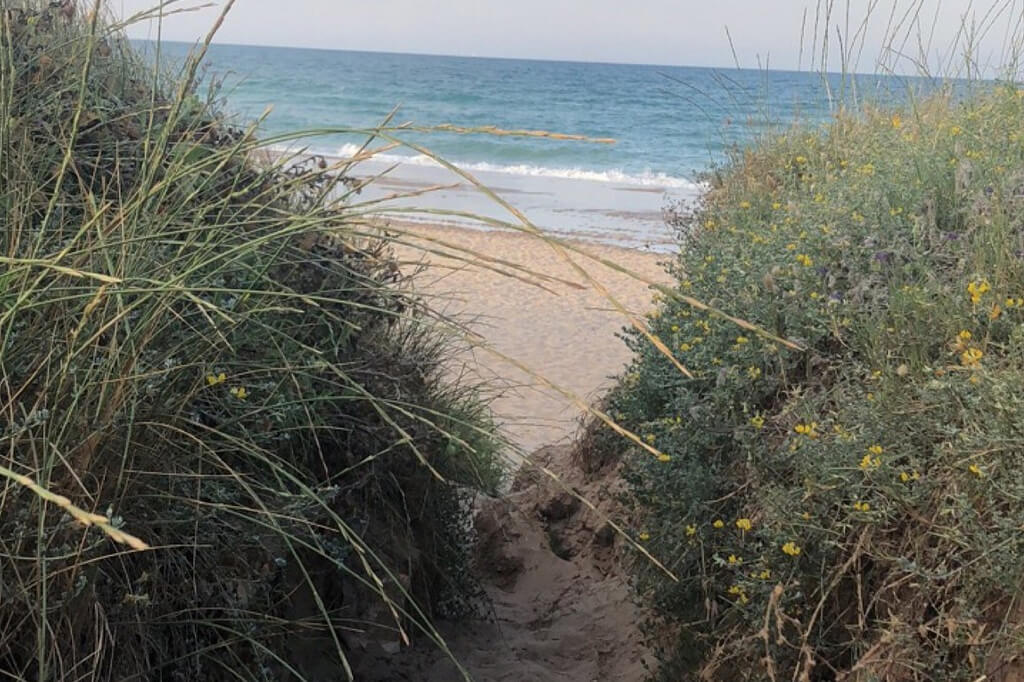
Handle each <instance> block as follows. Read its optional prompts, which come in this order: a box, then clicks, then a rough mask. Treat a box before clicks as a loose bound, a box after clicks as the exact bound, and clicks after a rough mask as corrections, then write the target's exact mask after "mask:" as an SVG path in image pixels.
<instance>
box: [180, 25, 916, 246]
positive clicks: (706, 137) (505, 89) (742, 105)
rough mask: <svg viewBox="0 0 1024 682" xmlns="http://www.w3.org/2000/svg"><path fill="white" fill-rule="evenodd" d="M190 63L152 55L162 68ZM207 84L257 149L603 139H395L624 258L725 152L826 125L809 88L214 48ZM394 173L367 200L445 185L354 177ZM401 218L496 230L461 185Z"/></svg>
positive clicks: (379, 164) (763, 81)
mask: <svg viewBox="0 0 1024 682" xmlns="http://www.w3.org/2000/svg"><path fill="white" fill-rule="evenodd" d="M188 48H189V46H188V45H185V44H180V43H166V44H165V46H164V50H165V52H166V54H167V56H168V57H169V58H170V59H171V60H172V61H173V60H175V59H180V58H181V57H182V56H183V55H184V54H185V53H186V52H187V50H188ZM205 73H206V76H205V79H206V82H207V83H211V82H214V81H215V80H223V85H222V88H221V91H220V92H221V95H222V96H223V97H224V98H225V99H226V100H227V103H228V108H229V109H231V110H232V111H235V112H237V114H238V115H239V121H240V122H244V121H246V120H249V119H252V118H255V117H257V116H259V115H260V114H261V113H263V112H264V110H266V109H267V108H268V107H272V113H271V114H270V116H269V118H268V119H267V121H266V123H265V125H264V134H265V135H272V134H275V133H280V132H285V131H292V130H297V129H324V128H354V127H355V128H358V127H369V126H373V125H375V124H377V123H379V122H380V121H381V120H383V118H384V117H385V116H386V115H387V114H388V113H389V112H390V111H391V110H392V109H393V108H394V107H396V106H397V107H399V110H398V114H397V116H396V118H395V122H411V123H415V124H417V125H428V126H429V125H437V124H452V125H456V126H465V127H474V126H486V125H490V126H497V127H499V128H505V129H534V130H547V131H553V132H558V133H568V134H575V135H584V136H589V137H595V138H612V139H614V140H615V143H614V144H594V143H586V142H575V141H559V140H550V139H535V138H521V137H497V136H491V135H455V134H445V133H432V134H412V133H407V134H405V135H404V139H407V140H409V141H412V142H415V143H416V144H421V145H423V146H425V147H428V148H429V149H431V150H432V151H434V152H436V153H438V154H440V155H441V156H443V157H444V158H445V159H447V160H449V161H451V162H453V163H455V164H457V165H459V166H460V167H462V168H465V169H467V170H468V171H470V172H471V173H473V174H474V176H476V177H478V178H479V179H480V180H481V181H483V182H485V183H486V184H487V185H489V186H491V187H494V188H496V189H497V190H498V191H499V193H500V194H501V195H502V196H503V197H505V198H507V199H508V200H509V201H510V202H512V203H513V204H515V205H516V206H517V207H518V208H522V209H523V210H524V211H525V212H526V214H527V215H528V216H529V217H530V218H531V220H533V221H534V222H536V223H537V224H538V225H541V226H542V227H545V228H547V229H551V230H553V231H555V232H558V233H562V234H571V235H584V236H588V237H591V238H596V239H600V240H603V241H609V242H623V243H631V244H638V243H664V242H666V241H667V240H668V238H669V233H668V231H667V228H665V227H664V224H663V220H662V216H661V212H662V209H663V208H664V207H665V206H667V205H669V204H671V203H672V202H674V201H678V200H686V199H692V198H694V197H695V196H696V195H697V194H698V193H699V191H700V174H701V173H702V172H703V171H705V170H707V169H708V168H709V167H710V166H711V165H712V164H715V163H719V162H721V161H723V160H724V159H725V156H726V152H727V150H728V149H729V147H730V146H731V145H736V144H742V143H743V142H744V141H746V140H749V139H750V138H751V136H754V135H758V134H761V133H763V132H764V131H766V130H769V129H771V128H772V127H777V126H786V125H789V124H790V123H791V122H792V121H793V120H794V119H796V118H799V119H801V120H804V121H809V122H812V123H813V122H820V121H823V120H825V119H827V117H828V115H829V112H830V110H831V109H830V105H829V96H828V90H827V88H826V80H825V79H823V78H822V76H821V75H819V74H811V73H796V72H784V71H756V70H739V69H706V68H692V67H673V66H643V65H623V64H599V63H573V62H547V61H530V60H517V59H479V58H470V57H442V56H423V55H407V54H388V53H367V52H349V51H334V50H310V49H293V48H273V47H253V46H233V45H214V46H212V47H211V49H210V52H209V57H208V60H207V70H206V72H205ZM909 84H910V81H907V80H905V79H898V78H893V77H873V76H872V77H869V76H862V77H858V81H857V87H858V90H859V92H860V93H861V94H862V95H864V94H866V95H868V96H870V97H873V98H875V99H880V100H882V101H883V102H885V101H890V100H892V99H893V98H896V99H899V98H901V97H902V96H903V93H905V92H906V90H907V87H908V85H909ZM828 87H830V88H831V90H832V94H833V95H836V94H838V93H840V92H842V91H843V89H844V84H843V80H842V79H841V77H840V76H838V75H836V76H830V77H829V78H828ZM846 92H847V93H848V92H849V85H847V86H846ZM362 141H363V139H362V138H360V137H358V136H354V135H344V134H339V133H331V134H326V135H318V136H316V137H311V138H309V139H306V140H304V142H303V143H304V144H305V145H306V146H308V147H309V149H310V150H312V151H315V152H318V153H323V154H325V155H328V156H345V155H349V154H352V153H354V151H355V150H356V149H357V148H358V146H359V145H360V144H361V143H362ZM392 163H398V164H399V166H398V167H397V168H396V169H395V170H393V171H392V172H391V173H390V175H389V180H388V181H387V182H384V183H380V184H378V185H377V187H376V189H375V190H374V191H376V192H384V193H387V192H400V191H402V190H403V188H405V189H408V188H410V187H420V186H427V185H434V184H442V183H455V182H457V181H458V179H457V178H453V176H452V175H451V174H450V173H449V172H448V171H445V170H443V169H441V168H439V167H437V165H436V164H434V163H433V162H431V161H430V160H429V159H428V158H425V157H423V156H422V155H420V154H418V153H417V152H415V151H413V150H410V149H401V148H400V149H394V150H389V151H388V152H387V153H386V155H385V156H383V157H381V158H379V159H378V160H376V161H374V162H370V163H364V164H362V169H363V172H365V173H367V174H369V173H373V172H379V171H380V170H382V169H383V168H384V167H385V166H388V165H390V164H392ZM371 196H372V192H371ZM399 203H400V204H401V203H403V202H399ZM404 203H405V204H406V205H427V204H429V205H431V206H436V207H439V208H442V209H449V210H454V211H462V210H469V211H477V212H481V213H485V214H487V215H490V216H492V217H507V214H505V213H504V212H503V211H501V210H500V209H497V208H496V207H494V206H493V204H491V203H490V202H489V201H488V200H486V199H484V198H483V197H481V196H480V195H479V193H477V192H474V191H473V190H472V188H470V187H468V186H467V185H466V183H460V186H458V187H454V188H451V189H446V190H444V191H441V192H437V193H434V194H431V195H430V196H429V197H428V198H426V199H424V198H420V199H418V200H415V201H413V200H410V201H407V202H404Z"/></svg>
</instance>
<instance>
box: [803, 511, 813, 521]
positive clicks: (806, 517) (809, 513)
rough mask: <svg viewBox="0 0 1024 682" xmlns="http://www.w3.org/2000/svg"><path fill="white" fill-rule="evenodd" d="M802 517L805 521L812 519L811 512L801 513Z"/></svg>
mask: <svg viewBox="0 0 1024 682" xmlns="http://www.w3.org/2000/svg"><path fill="white" fill-rule="evenodd" d="M800 518H802V519H803V520H804V521H810V520H811V512H804V513H803V514H801V515H800Z"/></svg>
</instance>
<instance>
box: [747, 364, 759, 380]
mask: <svg viewBox="0 0 1024 682" xmlns="http://www.w3.org/2000/svg"><path fill="white" fill-rule="evenodd" d="M747 376H748V377H750V378H751V379H752V380H755V381H756V380H757V379H759V378H760V377H761V368H760V367H747Z"/></svg>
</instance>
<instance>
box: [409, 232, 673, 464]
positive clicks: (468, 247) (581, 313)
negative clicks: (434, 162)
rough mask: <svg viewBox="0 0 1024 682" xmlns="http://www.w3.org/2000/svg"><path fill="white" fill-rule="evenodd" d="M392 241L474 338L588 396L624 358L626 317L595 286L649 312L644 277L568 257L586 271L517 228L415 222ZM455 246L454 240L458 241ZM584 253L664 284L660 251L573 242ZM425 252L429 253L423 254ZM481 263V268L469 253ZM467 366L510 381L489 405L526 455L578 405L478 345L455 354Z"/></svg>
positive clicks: (554, 439)
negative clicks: (421, 267)
mask: <svg viewBox="0 0 1024 682" xmlns="http://www.w3.org/2000/svg"><path fill="white" fill-rule="evenodd" d="M403 229H407V230H409V232H408V234H407V235H406V236H405V237H403V239H406V240H407V241H410V242H415V245H416V246H415V247H413V246H408V247H400V249H399V256H400V257H401V258H402V259H403V260H404V261H405V262H406V264H407V266H409V265H410V264H412V263H419V262H425V263H427V264H429V265H428V268H427V269H426V271H425V272H423V273H421V274H420V276H419V277H418V278H417V280H416V288H417V290H418V291H419V292H420V293H422V294H423V295H424V296H427V297H428V298H430V299H432V301H433V304H434V305H435V306H436V307H437V308H439V309H440V310H442V311H443V312H445V313H446V314H449V315H452V316H454V317H456V318H458V319H459V320H462V321H463V322H467V323H468V324H469V327H470V328H471V329H472V330H473V331H474V332H476V333H477V334H479V335H481V336H482V337H483V338H484V339H485V341H486V345H487V346H489V347H491V348H493V349H494V350H496V351H497V352H498V353H500V354H503V355H506V356H508V357H510V358H513V359H514V360H515V361H517V362H519V363H521V364H522V365H524V366H526V367H528V368H529V369H530V370H532V372H533V373H536V374H537V375H540V376H541V377H544V379H546V380H547V381H550V382H551V383H552V384H554V385H556V386H558V387H560V388H562V389H566V390H568V391H570V392H571V393H573V394H574V395H576V396H579V397H580V398H581V399H583V400H584V401H585V402H591V401H593V400H594V399H595V398H597V397H598V396H599V395H600V394H601V392H602V391H603V390H604V389H606V388H607V387H608V386H609V385H610V384H611V381H610V378H611V377H612V376H613V375H615V374H616V373H618V372H619V371H621V369H622V368H623V367H624V366H625V364H626V363H627V362H628V360H629V356H630V353H629V350H628V349H627V348H626V346H625V344H624V343H623V342H622V340H621V339H619V338H617V336H616V335H617V334H618V332H619V331H620V330H621V329H622V327H623V326H624V325H625V324H627V319H626V317H625V316H624V315H623V314H622V313H621V312H619V311H618V310H616V309H615V306H614V305H613V304H612V303H611V302H610V301H608V300H607V299H606V298H605V296H603V295H602V294H601V293H600V289H601V288H602V287H603V288H604V289H606V290H607V291H609V292H612V294H613V295H614V296H615V297H616V300H617V301H618V302H619V303H620V304H621V305H622V306H623V307H624V308H625V309H626V310H629V311H631V312H633V313H639V314H642V313H644V312H646V311H647V310H649V309H650V306H651V295H652V291H651V290H650V288H649V287H648V285H647V284H645V283H644V282H641V281H638V280H637V279H635V278H633V277H630V276H629V275H626V274H623V273H621V272H617V271H615V270H613V269H612V268H609V267H606V266H604V265H601V264H599V263H596V262H594V261H593V260H589V259H587V258H586V257H583V256H580V255H578V254H574V255H573V258H574V260H575V261H576V262H577V263H578V264H579V265H580V267H582V268H583V270H584V271H585V272H586V274H585V275H584V274H581V273H580V272H579V271H577V270H576V269H575V268H573V266H572V265H570V264H569V263H567V262H566V261H565V260H564V258H563V257H562V256H561V255H560V254H559V252H558V251H557V250H556V249H554V248H552V247H551V246H549V245H548V244H546V243H544V242H542V241H541V240H539V239H537V238H535V237H532V236H529V235H525V234H521V233H515V232H494V231H492V232H484V231H475V230H466V229H459V228H452V227H437V226H430V227H424V226H418V227H408V226H407V227H405V228H403ZM456 245H457V246H456ZM577 246H579V247H580V248H582V249H584V250H585V251H586V252H587V253H590V254H593V255H595V256H598V257H600V258H604V259H606V260H608V261H611V262H614V263H617V264H619V265H620V266H622V267H624V268H626V269H628V270H629V271H632V272H635V273H639V274H640V275H642V276H644V277H646V278H648V279H651V280H654V281H658V282H663V283H668V282H669V281H670V278H669V277H668V275H667V274H666V273H665V271H664V268H663V266H662V265H661V262H662V261H664V260H665V259H666V258H667V256H665V255H663V254H654V253H651V252H645V251H640V250H633V249H624V248H617V247H612V246H603V245H594V244H577ZM424 249H429V250H433V251H435V253H429V252H426V251H425V250H424ZM480 257H483V258H484V259H487V260H488V261H489V266H481V265H479V264H469V263H467V262H466V260H467V259H471V260H479V259H480ZM462 359H463V360H464V361H465V362H466V364H467V365H468V366H469V368H470V369H471V371H473V372H475V373H476V375H477V376H479V377H480V378H482V379H484V380H488V381H492V382H494V383H495V385H498V384H501V383H505V384H506V385H507V386H508V388H507V389H506V390H504V391H503V393H502V395H500V396H499V397H498V398H497V400H496V401H495V403H494V406H493V407H494V410H495V412H496V414H497V416H498V418H499V420H500V422H501V423H502V426H503V428H504V429H505V430H506V432H507V433H508V434H509V436H510V437H511V438H512V440H513V442H514V443H515V444H517V445H518V446H519V447H520V448H521V449H522V451H523V452H524V453H530V452H533V451H534V450H536V449H537V448H539V447H541V446H543V445H550V444H554V443H565V442H568V441H569V439H570V438H571V436H572V434H573V432H574V429H575V426H576V420H577V417H578V415H579V414H580V412H581V411H580V409H579V408H578V407H577V406H576V405H574V404H573V402H572V400H571V399H569V398H567V397H566V396H565V395H563V394H561V393H559V392H558V391H556V390H552V389H551V388H549V387H547V386H545V385H544V381H541V380H538V379H537V378H536V377H535V376H532V375H531V373H530V372H526V371H523V370H521V369H520V368H518V367H516V366H515V365H513V364H510V363H508V362H506V361H504V360H502V359H501V358H500V357H498V356H496V355H494V354H491V353H489V352H487V351H486V350H485V349H484V348H477V349H476V350H474V351H472V352H470V353H467V354H465V355H464V356H463V358H462Z"/></svg>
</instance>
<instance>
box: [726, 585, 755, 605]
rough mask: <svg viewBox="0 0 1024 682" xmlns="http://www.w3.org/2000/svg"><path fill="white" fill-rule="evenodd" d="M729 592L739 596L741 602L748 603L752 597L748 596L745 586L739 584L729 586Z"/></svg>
mask: <svg viewBox="0 0 1024 682" xmlns="http://www.w3.org/2000/svg"><path fill="white" fill-rule="evenodd" d="M729 594H731V595H733V596H734V597H736V598H737V600H738V601H739V602H740V603H741V604H746V603H747V602H748V601H750V599H749V598H748V597H747V593H746V592H744V591H743V588H742V587H740V586H739V585H733V586H732V587H730V588H729Z"/></svg>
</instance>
